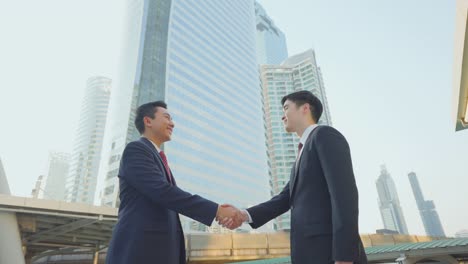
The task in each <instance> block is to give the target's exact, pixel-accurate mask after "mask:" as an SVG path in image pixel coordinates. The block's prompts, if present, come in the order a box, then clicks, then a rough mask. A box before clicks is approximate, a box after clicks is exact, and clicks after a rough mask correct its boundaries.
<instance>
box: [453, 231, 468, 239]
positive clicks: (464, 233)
mask: <svg viewBox="0 0 468 264" xmlns="http://www.w3.org/2000/svg"><path fill="white" fill-rule="evenodd" d="M455 237H457V238H462V237H463V238H465V237H466V238H468V229H462V230H460V231H458V232H456V233H455Z"/></svg>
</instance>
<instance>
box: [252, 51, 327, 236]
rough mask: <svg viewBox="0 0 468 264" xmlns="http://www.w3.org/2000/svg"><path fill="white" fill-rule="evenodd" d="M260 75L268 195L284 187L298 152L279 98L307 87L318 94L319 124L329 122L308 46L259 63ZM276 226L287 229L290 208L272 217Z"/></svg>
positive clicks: (319, 78) (294, 137)
mask: <svg viewBox="0 0 468 264" xmlns="http://www.w3.org/2000/svg"><path fill="white" fill-rule="evenodd" d="M260 79H261V83H262V91H263V111H264V122H265V127H266V145H267V149H268V170H269V171H268V172H269V177H270V188H271V195H272V196H274V195H276V194H278V193H279V192H281V190H283V188H284V186H285V185H286V184H287V183H288V181H289V178H290V173H291V168H292V165H293V163H294V161H295V159H296V156H297V145H298V144H299V138H298V137H297V135H296V134H290V133H286V131H285V130H284V126H283V121H282V120H281V117H282V115H283V106H282V105H281V99H282V98H283V97H284V96H285V95H287V94H289V93H292V92H295V91H299V90H307V91H310V92H312V93H313V94H314V95H315V96H317V97H318V98H319V99H320V101H321V102H322V104H323V107H324V110H323V114H322V117H321V118H320V120H319V124H320V125H331V116H330V110H329V109H328V101H327V97H326V93H325V87H324V85H323V80H322V77H321V72H320V68H319V67H318V66H317V62H316V59H315V53H314V51H313V50H308V51H305V52H303V53H300V54H298V55H295V56H292V57H290V58H289V59H287V60H285V61H284V62H283V63H282V64H281V65H262V66H261V67H260ZM274 226H275V229H276V230H289V229H290V214H289V212H288V213H286V214H283V215H281V216H279V217H278V218H277V219H276V221H275V224H274Z"/></svg>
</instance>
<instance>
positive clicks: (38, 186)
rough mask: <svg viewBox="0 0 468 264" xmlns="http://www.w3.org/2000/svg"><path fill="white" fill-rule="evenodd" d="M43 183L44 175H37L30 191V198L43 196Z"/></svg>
mask: <svg viewBox="0 0 468 264" xmlns="http://www.w3.org/2000/svg"><path fill="white" fill-rule="evenodd" d="M44 184H45V182H44V175H39V177H37V181H36V183H35V184H34V188H33V189H32V191H31V196H32V198H36V199H42V198H44Z"/></svg>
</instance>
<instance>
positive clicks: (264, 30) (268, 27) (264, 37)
mask: <svg viewBox="0 0 468 264" xmlns="http://www.w3.org/2000/svg"><path fill="white" fill-rule="evenodd" d="M255 19H256V23H257V25H256V29H257V36H256V41H257V63H258V65H262V64H281V62H283V61H284V60H286V59H287V58H288V49H287V47H286V38H285V36H284V33H283V31H281V30H280V29H279V28H278V27H277V26H276V25H275V23H274V22H273V20H272V19H271V18H270V17H269V16H268V14H267V13H266V11H265V9H263V7H262V6H261V5H260V4H259V3H258V2H257V1H255Z"/></svg>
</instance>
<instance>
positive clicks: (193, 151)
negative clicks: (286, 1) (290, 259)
mask: <svg viewBox="0 0 468 264" xmlns="http://www.w3.org/2000/svg"><path fill="white" fill-rule="evenodd" d="M128 5H129V6H128V8H127V9H128V15H129V16H128V17H127V23H126V26H127V28H126V36H125V39H124V42H125V43H124V50H123V54H122V55H123V56H122V58H123V61H122V67H121V73H120V80H118V84H117V87H116V90H115V92H114V93H113V94H112V99H111V103H110V108H111V109H110V111H111V112H110V122H109V126H108V128H107V129H106V146H108V149H109V150H110V153H108V154H106V155H107V157H108V158H107V160H106V162H105V164H103V166H104V167H106V169H105V171H106V173H105V175H102V176H103V178H104V179H105V187H104V196H103V200H102V202H103V204H105V205H110V206H118V199H117V195H118V179H117V173H118V166H119V161H120V155H121V153H122V151H123V149H124V147H125V145H126V143H128V142H129V141H131V140H135V139H137V138H138V137H139V135H138V133H136V130H135V128H134V125H133V120H134V111H135V108H136V107H137V106H138V105H140V104H143V103H146V102H150V101H155V100H164V101H166V102H167V103H168V109H169V112H170V113H171V114H172V116H173V118H174V121H175V129H174V133H173V137H172V139H173V140H172V141H170V142H167V143H166V144H165V145H164V150H165V152H166V153H167V156H168V159H169V163H170V167H171V169H172V171H173V173H174V176H175V178H176V180H177V183H178V185H179V186H180V187H182V188H183V189H185V190H187V191H189V192H192V193H197V194H200V195H202V196H204V197H206V198H208V199H212V200H214V201H216V202H221V203H224V202H228V203H232V204H234V205H237V206H240V207H246V206H250V205H254V204H256V203H259V202H262V201H264V200H266V199H267V198H268V179H267V165H266V164H267V163H266V155H265V153H266V150H265V145H264V133H263V132H264V128H263V119H262V103H261V93H260V90H259V89H258V87H259V79H258V68H257V60H256V46H255V13H254V2H253V0H252V1H251V0H240V1H216V0H206V1H176V0H174V1H161V0H152V1H151V0H130V1H128ZM184 225H185V226H184V228H185V229H186V231H187V229H192V230H198V231H203V230H204V227H201V226H198V225H197V224H194V223H191V222H190V221H184Z"/></svg>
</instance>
